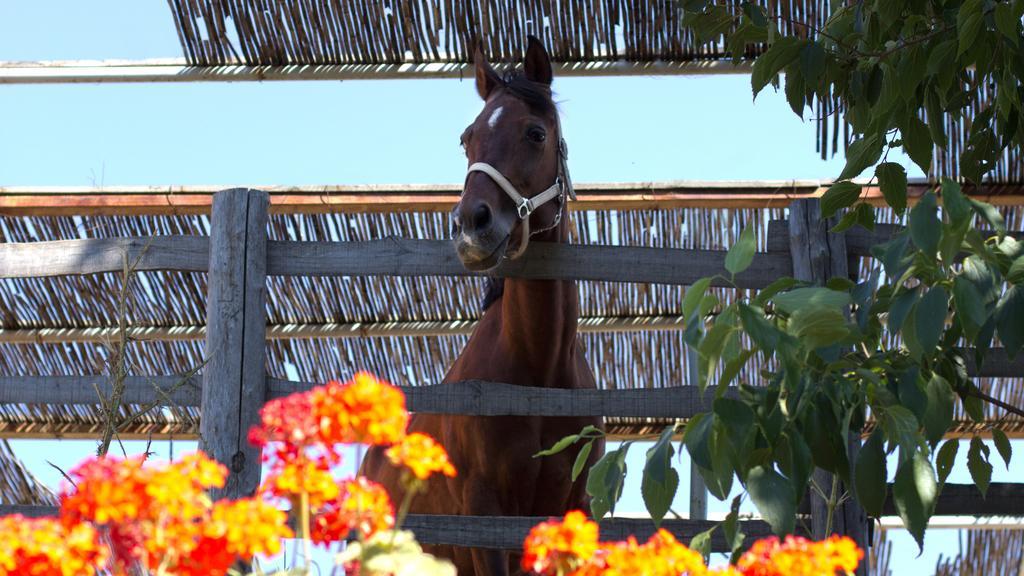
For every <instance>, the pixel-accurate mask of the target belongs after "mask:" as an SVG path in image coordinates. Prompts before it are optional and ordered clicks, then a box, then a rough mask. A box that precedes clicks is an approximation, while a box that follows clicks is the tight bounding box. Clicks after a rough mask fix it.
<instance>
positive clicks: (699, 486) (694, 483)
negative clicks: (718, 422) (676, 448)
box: [680, 344, 708, 520]
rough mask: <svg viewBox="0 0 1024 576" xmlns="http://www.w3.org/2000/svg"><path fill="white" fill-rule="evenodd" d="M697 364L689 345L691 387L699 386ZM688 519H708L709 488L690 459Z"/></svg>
mask: <svg viewBox="0 0 1024 576" xmlns="http://www.w3.org/2000/svg"><path fill="white" fill-rule="evenodd" d="M697 362H698V360H697V349H696V348H694V347H693V346H690V345H689V344H687V345H686V366H687V370H686V371H687V376H688V377H689V378H688V379H687V382H686V383H687V384H688V385H690V386H697V381H698V380H699V376H698V373H697ZM680 450H682V447H680ZM687 517H688V518H689V519H690V520H707V519H708V487H707V484H705V483H704V478H703V477H702V476H701V475H700V472H699V471H698V470H697V463H696V462H694V461H693V458H690V513H689V515H688V516H687Z"/></svg>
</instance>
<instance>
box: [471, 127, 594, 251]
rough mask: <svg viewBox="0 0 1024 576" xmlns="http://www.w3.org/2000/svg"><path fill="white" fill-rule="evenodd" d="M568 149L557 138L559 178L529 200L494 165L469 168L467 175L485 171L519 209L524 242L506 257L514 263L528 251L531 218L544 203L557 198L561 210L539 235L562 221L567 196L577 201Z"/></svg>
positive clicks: (484, 163) (480, 164)
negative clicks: (570, 172)
mask: <svg viewBox="0 0 1024 576" xmlns="http://www.w3.org/2000/svg"><path fill="white" fill-rule="evenodd" d="M559 132H561V126H559ZM568 160H569V148H568V147H567V146H566V144H565V139H563V138H559V139H558V176H556V177H555V183H554V184H552V185H551V186H548V187H547V189H545V190H544V191H542V192H541V193H540V194H537V195H535V196H531V197H529V198H525V197H523V195H522V194H520V193H519V191H518V190H516V187H515V186H513V185H512V183H511V182H509V181H508V178H505V176H504V175H503V174H502V173H501V172H500V171H498V169H497V168H495V167H494V166H491V165H490V164H488V163H486V162H474V163H473V164H470V165H469V168H468V169H467V170H466V175H467V176H468V175H469V174H472V173H473V172H483V173H484V174H486V175H487V176H489V177H490V178H491V180H493V181H494V183H495V184H497V185H498V187H499V188H501V189H502V190H504V191H505V194H507V195H508V197H509V198H511V199H512V202H513V203H514V204H515V206H516V213H517V214H518V215H519V219H520V220H522V221H523V241H522V242H521V243H520V244H519V248H517V249H516V251H515V252H514V253H512V254H505V256H506V257H507V258H509V259H511V260H514V259H516V258H518V257H520V256H522V254H523V252H525V251H526V247H527V246H529V244H530V236H531V234H530V215H531V214H533V212H534V211H535V210H536V209H537V208H540V207H541V206H543V205H544V204H546V203H548V202H550V201H551V200H553V199H555V198H558V199H559V207H558V213H557V214H556V215H555V221H554V223H552V224H551V226H548V227H547V228H543V229H541V230H537V231H536V232H543V231H545V230H550V229H551V228H554V227H555V226H558V224H559V223H560V222H561V221H562V211H563V210H565V204H566V202H565V197H566V196H568V197H569V198H572V199H573V200H575V199H576V191H575V190H573V187H572V180H570V179H569V166H568Z"/></svg>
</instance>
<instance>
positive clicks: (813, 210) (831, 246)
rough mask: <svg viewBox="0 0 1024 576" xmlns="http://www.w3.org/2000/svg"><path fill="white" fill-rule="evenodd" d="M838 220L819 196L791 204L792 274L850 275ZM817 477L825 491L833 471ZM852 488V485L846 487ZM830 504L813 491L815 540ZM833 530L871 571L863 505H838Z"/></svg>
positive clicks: (854, 443) (851, 444)
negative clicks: (861, 554)
mask: <svg viewBox="0 0 1024 576" xmlns="http://www.w3.org/2000/svg"><path fill="white" fill-rule="evenodd" d="M834 224H835V222H834V221H833V222H829V221H828V220H825V219H824V218H822V217H821V202H820V200H818V199H817V198H810V199H801V200H797V201H795V202H793V203H792V204H790V205H789V250H790V254H791V255H792V257H793V276H794V277H795V278H797V279H798V280H806V281H808V282H812V283H814V284H817V285H824V284H825V283H826V282H828V280H829V279H830V278H833V277H836V278H849V266H848V261H847V255H846V238H845V236H844V235H843V234H835V233H832V232H830V231H829V228H831V227H832V225H834ZM860 445H861V441H860V435H859V434H856V433H851V434H850V436H849V439H848V442H847V456H848V457H849V460H850V473H851V474H852V473H853V464H854V462H855V461H856V459H857V453H858V452H859V451H860ZM814 480H815V482H817V483H818V485H819V486H822V487H823V488H824V489H825V490H826V491H827V490H828V489H830V488H831V486H832V475H831V474H829V473H827V472H825V471H823V470H820V469H819V470H817V471H815V473H814ZM845 489H846V490H849V491H851V492H852V490H853V487H852V486H848V487H845ZM827 510H828V507H827V504H826V502H825V500H824V499H822V498H821V497H819V496H818V495H817V493H815V492H814V491H811V533H812V535H813V536H814V538H815V539H816V540H821V539H822V538H825V537H827V536H828V534H826V533H825V528H826V526H825V523H826V514H827ZM832 524H833V525H832V533H835V534H845V535H846V536H849V537H850V538H852V539H853V540H854V541H855V542H856V543H857V545H858V546H860V547H861V549H862V550H864V551H865V558H864V561H863V562H861V565H860V567H858V569H857V574H858V576H864V575H866V574H867V573H868V566H867V563H868V561H867V545H868V541H867V535H868V520H867V515H866V514H865V513H864V509H863V508H861V506H860V504H859V503H858V502H857V500H856V499H855V498H853V497H852V494H851V498H850V500H848V501H847V502H846V503H845V504H843V505H842V506H840V507H839V508H837V509H836V511H835V515H834V516H833V522H832Z"/></svg>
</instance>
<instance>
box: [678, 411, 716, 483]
mask: <svg viewBox="0 0 1024 576" xmlns="http://www.w3.org/2000/svg"><path fill="white" fill-rule="evenodd" d="M714 420H715V419H714V417H713V416H712V415H711V414H708V413H701V414H697V415H696V416H694V417H693V418H690V421H689V422H687V423H686V431H685V432H683V445H684V446H686V451H687V452H689V453H690V458H691V459H692V460H693V461H694V463H696V464H697V465H698V466H700V467H702V468H707V469H711V466H712V464H711V426H712V424H713V423H714Z"/></svg>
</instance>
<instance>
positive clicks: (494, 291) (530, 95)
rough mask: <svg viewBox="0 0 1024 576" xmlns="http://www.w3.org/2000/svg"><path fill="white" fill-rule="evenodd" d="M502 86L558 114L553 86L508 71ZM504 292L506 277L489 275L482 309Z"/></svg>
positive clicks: (539, 110)
mask: <svg viewBox="0 0 1024 576" xmlns="http://www.w3.org/2000/svg"><path fill="white" fill-rule="evenodd" d="M502 87H503V88H504V89H505V90H506V91H508V93H509V94H511V95H513V96H515V97H516V98H518V99H520V100H522V101H523V102H525V103H526V105H527V106H529V107H530V110H532V111H534V112H536V113H538V114H552V115H557V114H558V109H557V107H556V106H555V101H554V100H553V99H552V97H551V88H550V87H549V86H547V85H544V84H540V83H538V82H534V81H532V80H529V79H527V78H526V76H524V75H523V73H522V72H515V71H509V72H507V73H506V74H505V77H504V78H503V79H502ZM504 293H505V279H504V278H496V277H494V276H488V277H487V281H486V283H485V284H484V299H483V301H482V302H481V303H480V310H481V311H485V310H487V309H488V308H489V307H490V306H491V304H494V303H495V302H497V301H498V299H499V298H501V296H502V294H504Z"/></svg>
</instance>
